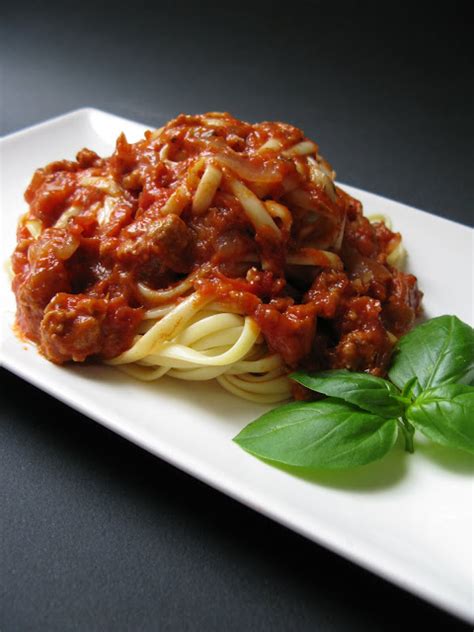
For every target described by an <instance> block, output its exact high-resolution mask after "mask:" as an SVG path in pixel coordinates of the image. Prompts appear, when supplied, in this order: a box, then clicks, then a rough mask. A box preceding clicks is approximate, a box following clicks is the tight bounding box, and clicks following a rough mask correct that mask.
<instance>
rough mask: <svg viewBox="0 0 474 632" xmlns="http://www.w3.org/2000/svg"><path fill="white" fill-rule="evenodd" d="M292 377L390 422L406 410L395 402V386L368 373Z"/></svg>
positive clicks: (299, 374)
mask: <svg viewBox="0 0 474 632" xmlns="http://www.w3.org/2000/svg"><path fill="white" fill-rule="evenodd" d="M290 377H291V379H292V380H296V382H299V383H300V384H302V385H303V386H306V388H309V389H311V390H312V391H316V392H318V393H324V395H329V396H331V397H339V398H340V399H343V400H344V401H345V402H349V403H350V404H355V405H356V406H359V408H363V409H364V410H368V411H369V412H370V413H374V415H380V416H381V417H386V418H387V419H393V418H394V417H400V416H401V415H403V413H404V411H405V407H404V405H403V404H402V403H401V402H400V401H397V399H396V398H397V397H399V396H400V393H399V392H398V390H397V389H396V388H395V387H394V386H393V384H390V382H388V381H387V380H383V379H382V378H380V377H375V376H374V375H369V374H368V373H353V372H351V371H346V370H342V371H321V372H319V373H313V374H308V373H303V372H302V371H297V372H296V373H292V374H291V375H290Z"/></svg>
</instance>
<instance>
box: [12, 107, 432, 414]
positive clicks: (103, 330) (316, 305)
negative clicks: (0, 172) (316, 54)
mask: <svg viewBox="0 0 474 632" xmlns="http://www.w3.org/2000/svg"><path fill="white" fill-rule="evenodd" d="M334 179H335V173H334V172H333V170H332V168H331V167H330V165H329V164H328V163H327V162H326V161H325V160H324V159H323V158H322V157H321V155H320V154H319V150H318V146H317V145H316V144H315V143H314V142H313V141H311V140H309V139H308V138H306V137H305V135H304V134H303V132H302V131H301V130H299V129H297V128H296V127H293V126H291V125H288V124H284V123H270V122H264V123H259V124H249V123H245V122H242V121H239V120H237V119H235V118H234V117H232V116H231V115H229V114H226V113H218V112H212V113H208V114H205V115H199V116H188V115H180V116H178V117H177V118H175V119H174V120H172V121H170V122H169V123H168V124H167V125H165V126H164V127H162V128H160V129H158V130H156V131H148V132H146V133H145V135H144V138H143V139H142V140H140V141H138V142H136V143H134V144H131V143H129V142H128V141H127V140H126V138H125V136H124V135H123V134H122V135H120V136H119V137H118V139H117V142H116V147H115V151H114V152H113V154H112V155H111V156H110V157H108V158H101V157H99V156H98V155H97V154H96V153H95V152H93V151H91V150H89V149H82V150H81V151H79V153H78V154H77V156H76V160H75V161H68V160H59V161H57V162H53V163H51V164H49V165H47V166H46V167H44V168H41V169H38V170H37V171H36V172H35V173H34V175H33V177H32V180H31V182H30V184H29V186H28V188H27V190H26V192H25V199H26V201H27V203H28V205H29V210H28V212H27V213H26V214H25V215H23V216H22V217H21V219H20V222H19V225H18V232H17V246H16V249H15V252H14V254H13V256H12V269H13V275H14V276H13V290H14V292H15V295H16V300H17V318H16V327H17V329H18V331H19V333H20V334H22V335H23V336H25V337H27V338H29V339H30V340H32V341H34V342H35V343H36V344H37V345H38V348H39V350H40V351H41V353H42V354H43V355H44V356H45V357H46V358H48V359H49V360H51V361H53V362H55V363H59V364H62V363H64V362H68V361H75V362H83V361H85V360H91V361H102V362H105V363H107V364H110V365H114V366H117V367H119V368H120V369H122V370H123V371H126V372H127V373H129V374H131V375H132V376H134V377H136V378H139V379H141V380H147V381H151V380H156V379H158V378H160V377H162V376H163V375H168V376H171V377H174V378H179V379H183V380H192V381H196V380H210V379H216V380H217V381H218V382H219V383H220V384H221V386H223V387H224V388H225V389H227V390H228V391H230V392H232V393H234V394H235V395H238V396H240V397H244V398H246V399H250V400H252V401H256V402H261V403H276V402H280V401H284V400H286V399H289V398H290V397H291V396H292V395H293V396H294V397H305V393H304V392H303V389H302V387H299V386H297V385H293V386H290V381H289V380H288V378H287V375H288V373H289V372H290V371H291V370H293V369H295V368H304V369H306V370H313V369H314V370H319V369H330V368H346V369H349V370H356V371H367V372H370V373H372V374H374V375H383V374H384V372H385V370H386V367H387V366H388V363H389V361H390V355H391V351H392V348H393V345H394V343H395V342H396V340H397V339H398V338H399V337H400V336H401V335H402V334H404V333H405V332H406V331H408V330H409V329H410V328H411V327H412V325H413V323H414V321H415V318H416V316H417V314H418V312H419V310H420V301H421V296H422V295H421V292H420V291H419V290H418V287H417V282H416V278H415V277H414V276H413V275H410V274H405V273H404V272H402V271H401V270H400V267H401V263H402V259H403V253H404V251H403V248H402V246H401V237H400V235H399V234H398V233H395V232H393V231H392V230H391V229H390V227H389V225H388V222H387V221H385V219H384V218H383V217H382V216H381V217H373V218H371V219H370V220H369V219H368V218H366V217H364V216H363V213H362V206H361V204H360V202H358V201H357V200H355V199H354V198H352V197H351V196H350V195H348V194H347V193H345V192H344V191H343V190H342V189H341V188H340V187H338V186H337V185H336V184H335V182H334ZM291 389H293V392H291Z"/></svg>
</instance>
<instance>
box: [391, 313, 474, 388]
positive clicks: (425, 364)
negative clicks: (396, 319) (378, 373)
mask: <svg viewBox="0 0 474 632" xmlns="http://www.w3.org/2000/svg"><path fill="white" fill-rule="evenodd" d="M388 375H389V377H390V379H391V380H392V382H393V383H394V384H395V385H396V386H398V388H400V389H402V388H403V386H404V385H405V383H406V382H408V380H410V379H411V378H413V377H416V378H417V379H418V382H417V383H416V384H415V386H414V389H413V394H414V395H415V396H417V395H419V394H420V393H421V391H422V390H424V389H427V388H431V387H434V386H438V385H439V384H441V383H452V382H462V383H465V384H471V383H472V381H473V380H474V330H473V329H472V327H470V326H469V325H467V324H466V323H463V322H462V321H461V320H459V318H457V317H456V316H439V317H438V318H433V319H431V320H429V321H427V322H426V323H423V324H422V325H419V326H418V327H416V328H415V329H413V331H411V332H410V333H409V334H407V335H406V336H403V337H402V338H400V340H399V342H398V344H397V346H396V350H395V355H394V358H393V361H392V366H391V368H390V370H389V372H388Z"/></svg>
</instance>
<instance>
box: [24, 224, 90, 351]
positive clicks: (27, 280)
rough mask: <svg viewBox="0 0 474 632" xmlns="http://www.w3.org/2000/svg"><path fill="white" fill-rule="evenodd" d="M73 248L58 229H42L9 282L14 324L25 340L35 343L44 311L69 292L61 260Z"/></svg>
mask: <svg viewBox="0 0 474 632" xmlns="http://www.w3.org/2000/svg"><path fill="white" fill-rule="evenodd" d="M77 247H78V242H77V240H75V239H74V238H73V237H72V236H71V235H69V234H68V233H67V232H66V231H64V230H61V229H58V228H50V229H47V230H45V231H44V232H43V233H42V234H41V235H40V237H39V238H38V239H37V240H36V241H35V242H34V243H33V244H32V245H31V246H30V247H29V250H28V253H27V261H28V263H27V264H26V265H25V266H24V270H23V271H22V273H21V274H19V275H17V276H16V277H15V280H14V283H13V289H14V291H15V292H16V297H17V322H18V325H19V327H20V329H21V331H23V333H24V334H25V335H26V336H27V337H28V338H31V339H32V340H35V341H37V340H38V331H39V325H40V322H41V319H42V318H43V311H44V308H45V307H46V305H47V304H48V303H49V301H50V300H51V299H52V298H53V296H54V295H55V294H57V293H58V292H68V291H70V281H69V274H68V271H67V269H66V265H65V261H66V260H67V259H68V258H69V257H71V256H72V255H73V253H74V252H75V251H76V249H77Z"/></svg>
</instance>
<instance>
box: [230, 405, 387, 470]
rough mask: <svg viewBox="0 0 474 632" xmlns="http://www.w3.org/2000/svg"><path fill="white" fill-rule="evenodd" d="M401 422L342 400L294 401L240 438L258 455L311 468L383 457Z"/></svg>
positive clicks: (362, 462)
mask: <svg viewBox="0 0 474 632" xmlns="http://www.w3.org/2000/svg"><path fill="white" fill-rule="evenodd" d="M397 433H398V426H397V422H396V421H395V420H394V419H391V420H387V419H383V418H382V417H379V416H377V415H373V414H371V413H367V412H365V411H361V410H360V409H358V408H356V407H355V406H352V405H351V404H347V403H345V402H342V401H340V400H336V399H332V398H329V399H325V400H323V401H320V402H292V403H291V404H286V405H285V406H279V407H278V408H275V409H274V410H272V411H270V412H268V413H265V414H264V415H262V416H261V417H259V418H258V419H257V420H256V421H253V422H252V423H250V424H249V425H248V426H246V427H245V428H244V429H243V430H242V431H241V432H240V433H239V434H238V435H237V436H236V437H235V438H234V441H235V442H236V443H238V444H239V445H240V446H241V447H242V448H244V449H245V450H247V452H250V453H251V454H254V455H255V456H258V457H261V458H264V459H268V460H270V461H274V462H277V463H284V464H286V465H294V466H299V467H308V468H319V467H322V468H344V467H353V466H356V465H365V464H366V463H370V462H371V461H375V460H377V459H380V458H381V457H383V456H384V455H385V454H386V453H387V452H388V451H389V450H390V448H391V447H392V446H393V444H394V443H395V440H396V438H397Z"/></svg>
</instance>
